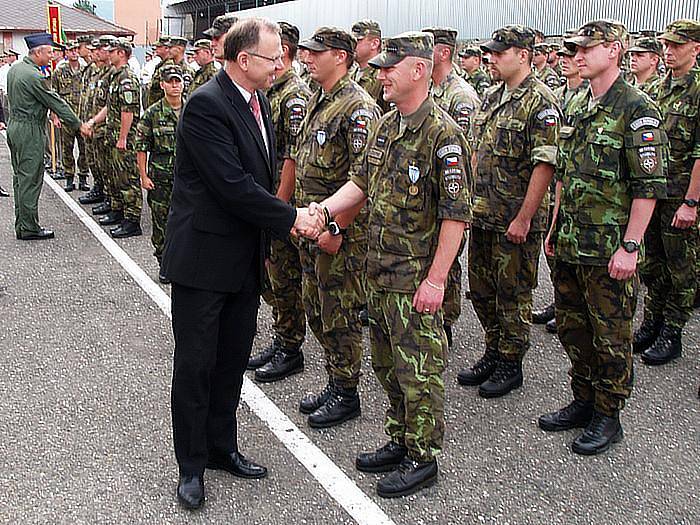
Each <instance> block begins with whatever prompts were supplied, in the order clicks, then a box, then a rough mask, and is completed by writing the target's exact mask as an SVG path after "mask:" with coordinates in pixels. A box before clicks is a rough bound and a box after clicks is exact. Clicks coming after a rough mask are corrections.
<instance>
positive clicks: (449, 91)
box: [432, 69, 480, 144]
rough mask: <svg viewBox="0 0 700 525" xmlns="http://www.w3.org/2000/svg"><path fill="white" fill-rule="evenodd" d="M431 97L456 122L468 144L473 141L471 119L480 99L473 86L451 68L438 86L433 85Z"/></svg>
mask: <svg viewBox="0 0 700 525" xmlns="http://www.w3.org/2000/svg"><path fill="white" fill-rule="evenodd" d="M432 95H433V99H434V100H435V103H436V104H437V105H438V106H440V107H441V108H442V109H444V110H445V111H446V112H447V114H448V115H450V116H451V117H452V118H453V119H454V120H455V122H457V124H459V125H460V127H461V128H462V131H464V134H465V136H466V137H467V140H468V141H469V143H470V144H473V143H474V141H475V136H474V127H473V123H472V119H473V117H474V114H475V113H476V110H477V108H478V107H479V104H480V101H479V97H478V95H477V94H476V91H475V90H474V88H473V87H472V86H471V85H470V84H468V83H467V81H466V80H464V79H463V78H461V77H460V76H459V75H457V73H456V72H455V70H454V69H453V70H452V71H450V73H449V74H448V75H447V77H445V80H443V81H442V83H441V84H440V85H439V86H435V85H433V89H432Z"/></svg>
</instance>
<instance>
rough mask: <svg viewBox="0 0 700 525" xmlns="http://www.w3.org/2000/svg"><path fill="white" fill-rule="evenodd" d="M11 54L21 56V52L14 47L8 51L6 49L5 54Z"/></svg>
mask: <svg viewBox="0 0 700 525" xmlns="http://www.w3.org/2000/svg"><path fill="white" fill-rule="evenodd" d="M10 55H13V56H16V57H18V56H19V52H18V51H15V50H14V49H12V48H10V49H8V50H7V51H5V56H10Z"/></svg>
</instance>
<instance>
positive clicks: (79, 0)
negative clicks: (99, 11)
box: [73, 0, 96, 15]
mask: <svg viewBox="0 0 700 525" xmlns="http://www.w3.org/2000/svg"><path fill="white" fill-rule="evenodd" d="M73 7H75V8H76V9H80V10H81V11H85V12H86V13H90V14H91V15H94V14H95V7H96V6H95V4H93V3H92V2H90V0H75V2H73Z"/></svg>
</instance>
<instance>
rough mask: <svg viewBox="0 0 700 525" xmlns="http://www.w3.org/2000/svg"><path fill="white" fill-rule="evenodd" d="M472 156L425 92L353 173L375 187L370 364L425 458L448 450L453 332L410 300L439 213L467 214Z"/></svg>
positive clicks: (392, 411) (400, 429) (404, 434)
mask: <svg viewBox="0 0 700 525" xmlns="http://www.w3.org/2000/svg"><path fill="white" fill-rule="evenodd" d="M425 40H426V39H425V38H424V39H423V41H425ZM395 41H398V42H397V44H400V45H397V46H396V48H394V47H393V46H394V42H395ZM411 43H412V42H411V41H410V37H402V36H401V35H400V36H398V37H396V38H393V39H389V41H388V42H387V50H386V51H385V53H383V54H382V55H379V57H378V58H375V59H373V61H372V62H371V63H376V64H377V65H384V64H386V65H388V64H391V63H394V62H395V61H396V58H399V59H402V58H403V57H402V56H401V55H399V53H406V50H407V49H409V44H411ZM413 45H414V46H416V45H417V43H413ZM393 49H396V51H393ZM423 51H424V54H429V53H431V50H430V49H425V50H423ZM409 52H410V51H409ZM428 56H430V55H428ZM426 58H427V57H426ZM388 60H390V61H391V62H387V61H388ZM468 158H469V149H468V146H467V145H466V142H465V140H464V137H463V134H462V132H461V129H460V128H459V126H458V125H457V124H456V123H455V122H454V121H453V120H452V119H450V118H448V116H447V114H446V113H445V112H444V111H443V110H442V109H440V108H439V107H438V106H437V105H436V104H435V103H434V101H433V100H432V99H431V97H428V98H427V99H426V100H425V101H424V102H423V104H422V105H421V106H420V107H419V108H418V110H417V111H416V112H415V113H413V114H411V115H408V116H401V115H400V114H399V112H398V111H397V110H394V111H391V112H389V113H388V114H387V115H385V116H384V117H383V118H382V119H381V120H380V122H379V124H378V125H377V129H376V132H375V133H373V135H372V138H371V140H370V142H369V144H368V147H367V154H366V155H365V157H364V161H363V164H362V169H361V170H360V171H359V172H358V173H357V174H355V175H354V176H353V177H352V181H353V182H354V183H355V184H356V185H357V186H358V187H359V188H360V189H362V190H363V191H364V192H365V194H366V195H367V196H368V197H369V201H368V202H369V232H368V246H369V250H368V254H367V283H368V307H369V312H370V339H371V343H372V367H373V369H374V372H375V374H376V375H377V379H378V380H379V382H380V383H381V385H382V387H383V388H384V390H385V391H386V393H387V395H388V397H389V408H388V410H387V412H386V418H385V424H384V428H385V431H386V433H387V434H388V435H389V437H390V438H391V440H392V441H393V442H395V443H398V444H401V445H405V446H406V447H407V448H408V455H409V456H410V457H411V458H412V459H414V460H416V461H421V462H423V461H431V460H432V459H433V458H434V457H435V456H436V455H437V454H438V453H439V452H440V451H441V450H442V444H443V436H444V431H445V421H444V403H445V385H444V381H443V378H442V373H443V371H444V369H445V365H446V352H447V340H446V337H445V332H444V330H443V318H442V311H441V310H438V311H437V312H436V313H435V314H425V313H422V312H417V311H416V310H415V308H414V307H413V305H412V300H413V296H414V294H415V293H416V290H417V289H418V287H419V285H420V283H421V282H422V281H423V280H424V279H425V278H426V277H427V275H428V270H429V268H430V265H431V264H432V261H433V258H434V257H435V251H436V248H437V244H438V238H439V234H440V225H441V221H442V220H453V221H460V222H468V221H469V220H470V218H471V216H470V209H469V187H470V184H469V163H468V160H467V159H468Z"/></svg>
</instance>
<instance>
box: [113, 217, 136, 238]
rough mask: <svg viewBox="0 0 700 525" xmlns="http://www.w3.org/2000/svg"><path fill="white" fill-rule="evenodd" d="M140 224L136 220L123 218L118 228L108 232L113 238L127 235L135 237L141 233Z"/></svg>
mask: <svg viewBox="0 0 700 525" xmlns="http://www.w3.org/2000/svg"><path fill="white" fill-rule="evenodd" d="M142 233H143V232H142V231H141V225H140V224H139V223H138V222H136V221H130V220H129V219H124V220H123V221H122V223H121V225H120V226H119V227H118V228H115V229H113V230H110V231H109V234H110V235H111V236H112V237H113V238H115V239H126V238H127V237H136V236H138V235H141V234H142Z"/></svg>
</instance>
